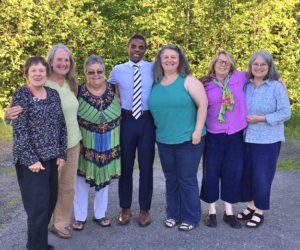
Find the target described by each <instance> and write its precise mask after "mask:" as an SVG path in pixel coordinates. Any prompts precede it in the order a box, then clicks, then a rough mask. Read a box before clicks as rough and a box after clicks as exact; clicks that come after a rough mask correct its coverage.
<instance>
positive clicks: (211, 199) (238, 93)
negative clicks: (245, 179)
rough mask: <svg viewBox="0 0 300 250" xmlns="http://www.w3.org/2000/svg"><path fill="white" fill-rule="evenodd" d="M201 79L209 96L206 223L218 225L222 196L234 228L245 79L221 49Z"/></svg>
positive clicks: (204, 190) (204, 183)
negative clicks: (218, 207) (219, 204)
mask: <svg viewBox="0 0 300 250" xmlns="http://www.w3.org/2000/svg"><path fill="white" fill-rule="evenodd" d="M201 81H202V82H203V83H204V86H205V90H206V94H207V98H208V109H207V119H206V129H207V138H206V140H207V141H206V146H205V150H204V156H203V179H202V188H201V195H200V197H201V199H202V200H203V201H205V202H207V203H209V212H208V215H207V216H206V218H205V224H206V225H207V226H209V227H216V226H217V220H216V201H217V200H218V199H219V198H221V199H222V200H223V201H224V202H225V212H224V215H223V220H224V221H225V222H226V223H227V224H229V225H230V226H231V227H233V228H240V227H241V224H240V222H239V221H238V220H237V219H236V217H235V216H234V214H233V209H232V204H233V203H236V202H239V201H240V195H241V194H240V182H241V177H242V170H243V148H244V143H243V129H244V128H245V127H246V126H247V120H246V117H247V108H246V101H245V97H244V92H243V87H244V85H245V83H246V82H247V81H248V78H247V76H246V73H245V72H241V71H237V70H236V68H235V61H234V59H233V57H232V55H231V54H230V53H229V52H227V51H220V52H218V53H217V54H216V56H215V57H214V58H213V59H212V61H211V63H210V67H209V75H208V76H206V77H204V78H202V79H201ZM220 182H221V188H220V186H219V185H220ZM219 190H220V191H221V193H220V194H219Z"/></svg>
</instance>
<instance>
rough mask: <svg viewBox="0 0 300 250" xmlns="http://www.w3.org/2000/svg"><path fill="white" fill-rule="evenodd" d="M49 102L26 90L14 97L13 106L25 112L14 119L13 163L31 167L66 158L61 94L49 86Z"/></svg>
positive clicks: (24, 88)
mask: <svg viewBox="0 0 300 250" xmlns="http://www.w3.org/2000/svg"><path fill="white" fill-rule="evenodd" d="M45 89H46V91H47V98H46V99H37V98H36V97H34V96H33V95H32V94H31V93H30V91H29V90H28V89H27V88H26V87H25V86H23V87H21V88H19V89H18V90H17V91H16V92H15V94H14V95H13V99H12V100H13V106H16V105H21V106H22V107H23V111H22V112H21V113H20V114H19V116H18V118H17V119H15V120H13V122H12V125H13V138H14V145H13V156H14V159H13V162H14V164H16V163H17V162H18V161H19V162H20V163H21V164H22V165H25V166H30V165H32V164H34V163H36V162H37V161H47V160H50V159H54V158H62V159H65V160H66V159H67V129H66V123H65V118H64V115H63V112H62V108H61V103H60V98H59V95H58V93H57V92H56V91H55V90H53V89H51V88H48V87H45Z"/></svg>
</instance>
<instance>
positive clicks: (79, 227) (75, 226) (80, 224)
mask: <svg viewBox="0 0 300 250" xmlns="http://www.w3.org/2000/svg"><path fill="white" fill-rule="evenodd" d="M84 224H85V221H78V220H77V221H75V222H74V223H73V225H72V227H73V229H74V230H76V231H81V230H83V228H84Z"/></svg>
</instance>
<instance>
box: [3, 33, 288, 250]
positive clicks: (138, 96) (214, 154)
mask: <svg viewBox="0 0 300 250" xmlns="http://www.w3.org/2000/svg"><path fill="white" fill-rule="evenodd" d="M146 47H147V44H146V40H145V39H144V37H143V36H141V35H134V36H133V37H131V38H130V40H129V42H128V45H127V50H128V55H129V61H128V62H126V63H123V64H120V65H117V66H115V67H114V68H113V69H112V71H111V73H110V76H109V79H108V81H107V82H106V81H105V65H104V62H103V61H102V59H101V58H100V57H99V56H96V55H91V56H90V57H88V58H87V60H86V62H85V64H84V72H85V76H86V82H85V83H82V84H80V85H79V86H78V85H77V82H76V78H75V74H74V60H73V57H72V54H71V52H70V50H69V49H68V48H67V47H66V46H64V45H55V46H53V47H52V49H51V50H50V51H49V53H48V56H47V62H46V61H45V59H43V58H41V57H30V58H28V59H27V61H26V63H25V71H24V72H25V76H26V78H27V85H26V86H24V87H21V88H20V89H18V90H17V91H16V93H15V94H14V96H13V99H12V105H11V106H9V107H8V108H7V110H6V113H5V117H6V119H7V120H12V125H13V131H14V132H13V133H14V163H15V165H16V169H17V177H18V182H19V186H20V190H21V194H22V199H23V203H24V208H25V211H26V213H27V215H28V242H27V248H28V249H53V246H51V245H49V244H48V238H47V235H48V232H47V229H48V225H49V223H50V221H51V231H52V232H53V233H55V234H57V235H58V236H59V237H62V238H70V237H71V232H70V230H69V224H70V220H71V214H72V208H73V207H74V216H75V222H74V223H73V224H72V227H73V229H74V230H83V229H84V223H85V222H86V219H87V211H88V192H89V189H90V187H93V188H94V189H95V190H96V194H95V198H94V221H95V222H97V223H99V225H100V226H103V227H107V226H110V220H109V219H108V218H107V217H106V216H105V213H106V210H107V203H108V186H109V183H110V182H111V180H112V179H114V178H119V189H118V190H119V201H120V207H121V212H120V214H119V216H118V223H119V224H120V225H126V224H128V223H129V222H130V219H131V216H132V211H131V204H132V191H133V183H132V181H133V179H132V174H133V167H134V161H135V156H136V151H137V156H138V165H139V170H140V176H139V199H138V200H139V207H140V212H139V216H138V221H139V225H140V226H147V225H149V224H150V223H151V217H150V213H149V211H150V208H151V200H152V192H153V161H154V153H155V142H156V143H157V146H158V151H159V157H160V160H161V164H162V169H163V172H164V175H165V180H166V219H165V220H164V225H165V226H166V227H168V228H173V227H175V226H177V225H178V229H179V230H182V231H190V230H192V229H193V228H194V227H195V226H196V225H197V224H198V223H199V221H200V217H201V206H200V199H202V200H203V201H205V202H207V203H209V211H208V213H207V216H206V217H205V224H206V225H207V226H209V227H216V226H217V219H216V201H217V200H219V198H221V199H222V200H223V201H224V202H225V211H224V215H223V220H224V221H225V222H226V223H227V224H228V225H229V226H231V227H233V228H240V227H241V224H240V220H247V223H246V226H247V227H252V228H254V227H258V226H259V225H261V224H262V223H263V221H264V216H263V210H267V209H269V207H270V192H271V184H272V181H273V177H274V174H275V170H276V163H277V159H278V155H279V151H280V144H281V141H284V127H283V123H284V121H286V120H287V119H289V117H290V115H291V111H290V104H289V99H288V96H287V92H286V89H285V86H284V84H282V83H281V82H279V81H278V80H279V78H280V76H279V74H278V72H277V70H276V67H275V65H274V62H273V59H272V57H271V55H270V54H269V53H268V52H266V51H264V50H262V51H258V52H256V53H254V54H253V55H252V57H251V58H250V60H249V64H248V72H242V71H237V70H236V67H235V60H234V58H233V57H232V55H231V54H230V53H229V52H227V51H220V52H218V53H217V54H216V56H215V57H214V58H213V59H212V61H211V63H210V66H209V71H208V75H207V76H205V77H202V78H201V79H200V80H198V79H196V78H195V77H194V76H193V75H192V73H191V70H190V68H189V65H188V62H187V59H186V57H185V55H184V53H183V52H182V50H181V49H180V48H179V47H177V46H176V45H166V46H164V47H163V48H162V49H161V50H160V51H159V53H158V54H157V56H156V59H155V62H154V63H152V62H147V61H144V60H143V56H144V54H145V52H146ZM55 90H56V91H55ZM202 154H203V178H202V185H201V191H199V185H198V180H197V172H198V167H199V163H200V159H201V156H202ZM37 187H38V188H37ZM74 190H75V192H74ZM199 193H200V195H199ZM237 202H248V204H247V208H246V209H245V210H244V211H242V212H240V213H238V214H237V216H235V215H234V212H233V208H232V204H234V203H237ZM52 214H53V215H52ZM51 216H52V219H51Z"/></svg>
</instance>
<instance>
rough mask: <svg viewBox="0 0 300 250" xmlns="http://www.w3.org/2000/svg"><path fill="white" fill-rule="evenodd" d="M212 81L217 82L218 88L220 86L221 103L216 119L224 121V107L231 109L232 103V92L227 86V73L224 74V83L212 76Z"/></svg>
mask: <svg viewBox="0 0 300 250" xmlns="http://www.w3.org/2000/svg"><path fill="white" fill-rule="evenodd" d="M212 81H213V82H214V83H215V84H217V85H218V86H219V87H220V88H222V104H221V108H220V112H219V116H218V120H219V122H221V123H224V122H225V111H226V109H228V111H232V109H233V104H234V99H233V95H232V92H231V90H230V89H229V88H227V84H228V81H229V75H227V76H226V79H225V81H224V85H222V83H220V82H219V81H218V80H216V79H214V78H213V79H212Z"/></svg>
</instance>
